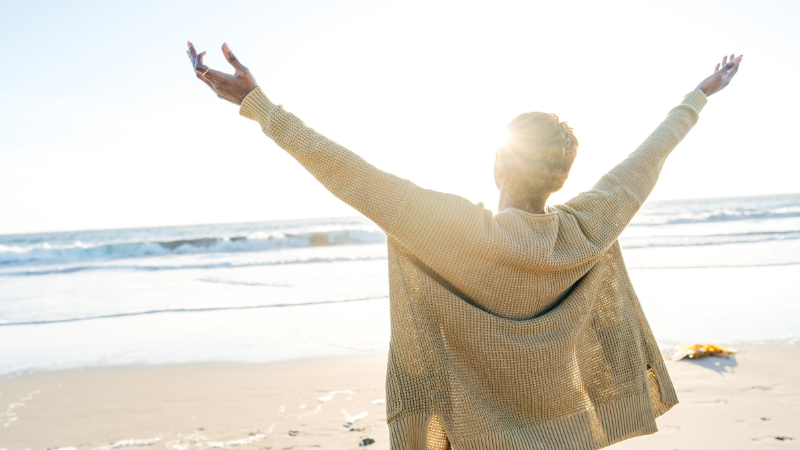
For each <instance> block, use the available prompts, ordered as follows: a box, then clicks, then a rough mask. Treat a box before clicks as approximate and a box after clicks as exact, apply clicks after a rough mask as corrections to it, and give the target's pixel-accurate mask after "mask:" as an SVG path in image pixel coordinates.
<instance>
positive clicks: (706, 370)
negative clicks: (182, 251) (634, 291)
mask: <svg viewBox="0 0 800 450" xmlns="http://www.w3.org/2000/svg"><path fill="white" fill-rule="evenodd" d="M739 350H740V353H739V354H737V355H736V356H735V357H732V358H730V359H727V360H726V359H721V358H710V359H706V360H702V361H699V362H686V361H680V362H668V365H669V369H670V373H671V374H672V377H673V380H674V382H675V384H676V387H677V389H678V395H679V397H680V399H681V404H680V405H678V406H676V407H675V408H673V410H672V411H670V412H668V413H667V414H666V415H665V416H663V417H661V418H659V419H658V425H659V429H660V430H661V431H660V432H659V433H657V434H655V435H651V436H645V437H640V438H635V439H632V440H628V441H626V442H622V443H620V444H617V445H616V446H613V447H612V448H617V449H625V448H630V449H633V448H636V449H642V448H645V449H664V450H675V449H704V450H711V449H743V448H754V449H757V448H782V449H790V448H800V345H792V344H791V343H787V342H782V343H772V344H747V345H742V346H739ZM385 366H386V358H385V357H377V356H364V357H350V358H335V359H320V360H309V361H296V362H287V363H278V364H263V365H244V364H202V365H199V364H193V365H175V366H126V367H94V368H86V369H83V370H69V371H61V372H44V373H34V374H28V375H21V376H15V377H9V378H3V379H0V414H1V415H0V425H3V426H0V449H8V450H23V449H28V448H29V449H32V450H39V449H46V448H50V449H54V448H64V447H75V448H77V449H81V450H83V449H87V450H90V449H96V448H104V449H110V448H124V447H128V446H136V447H137V448H139V449H141V450H156V449H172V450H204V449H212V448H236V449H242V450H248V449H286V448H293V449H305V448H331V449H348V448H359V445H362V446H363V445H364V444H368V446H367V448H370V449H387V448H388V429H387V427H386V423H385V421H386V416H385V412H384V407H385V405H383V404H382V403H380V402H375V400H381V399H383V398H384V387H383V385H384V375H385ZM331 391H350V392H351V393H350V392H339V393H336V394H331ZM331 395H332V398H325V397H326V396H331ZM320 398H322V400H325V401H320ZM343 411H346V413H345V412H343ZM363 412H366V417H364V418H363V419H361V420H357V421H356V420H355V418H357V416H359V415H360V414H361V415H363V414H362V413H363ZM353 416H356V417H355V418H354V417H353ZM348 417H349V420H350V421H351V423H349V424H348V423H346V422H347V420H348ZM361 448H364V447H361ZM130 450H133V449H130Z"/></svg>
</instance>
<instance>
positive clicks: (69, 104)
mask: <svg viewBox="0 0 800 450" xmlns="http://www.w3.org/2000/svg"><path fill="white" fill-rule="evenodd" d="M798 23H800V2H797V1H792V0H788V1H758V2H753V1H731V0H726V1H715V2H711V1H709V2H695V1H671V2H666V1H662V2H641V1H632V2H597V1H588V2H532V1H520V2H503V1H497V0H495V1H492V2H484V3H483V4H482V5H477V4H472V3H471V2H466V1H458V2H437V1H431V0H425V1H403V2H393V3H388V2H376V1H336V2H334V1H291V2H288V1H240V2H236V1H225V2H219V1H214V2H211V1H175V2H164V1H151V2H147V1H135V2H134V1H130V2H126V3H123V2H107V1H97V2H77V1H70V2H60V1H53V2H36V1H24V2H23V1H17V2H3V3H2V5H1V6H0V41H2V42H3V43H4V57H3V59H2V61H3V63H2V65H0V68H1V69H2V70H0V233H16V232H37V231H52V230H67V229H97V228H116V227H137V226H151V225H178V224H191V223H217V222H238V221H255V220H271V219H284V218H302V217H325V216H345V215H352V214H354V211H353V210H352V209H350V208H349V207H348V206H346V205H344V204H343V203H341V202H340V201H339V200H337V199H336V198H334V197H333V196H332V195H330V194H328V193H327V192H326V191H325V190H324V189H323V188H322V187H321V186H319V185H318V184H317V183H316V181H315V180H314V179H313V178H312V177H311V176H310V175H308V174H307V173H306V172H305V171H304V170H303V169H302V167H301V166H300V165H299V164H297V163H296V162H295V161H294V160H293V159H291V158H290V157H289V156H288V155H286V154H285V153H284V152H283V151H282V150H280V149H279V148H278V147H277V146H276V145H274V144H273V143H272V142H271V141H269V139H268V138H266V137H265V136H264V135H263V134H261V132H260V130H259V127H258V126H257V124H255V123H254V122H250V121H248V120H246V119H244V118H242V117H240V116H239V115H238V108H237V107H236V106H234V105H231V104H229V103H227V102H223V101H221V100H219V99H217V97H216V96H215V95H214V94H213V93H212V92H211V91H210V90H209V89H208V88H207V87H206V86H205V85H203V84H202V83H201V82H200V81H199V80H197V79H196V78H195V77H194V75H193V73H192V68H191V66H190V64H189V61H188V58H187V57H186V55H185V53H184V49H185V48H186V40H187V39H191V40H192V42H194V43H195V45H196V46H197V48H198V50H200V51H202V50H208V52H209V56H208V57H207V58H206V63H207V64H209V65H210V66H211V67H214V68H217V69H222V70H230V68H229V67H228V66H227V63H226V62H225V60H224V58H223V57H222V54H221V52H220V50H219V48H220V45H221V44H222V43H223V42H224V41H227V42H228V44H229V45H230V46H231V48H232V50H233V51H234V52H235V53H236V54H237V56H238V57H239V58H240V59H241V60H242V61H243V63H244V64H246V65H247V66H248V67H249V68H250V69H251V71H252V72H253V73H254V74H255V76H256V79H257V80H258V82H259V84H260V85H261V86H262V87H263V88H264V90H265V91H266V92H267V95H269V96H270V97H271V99H272V100H273V101H275V102H276V103H280V104H283V105H284V106H285V107H286V108H287V109H288V110H289V111H292V112H294V113H295V114H297V115H298V116H299V117H301V118H302V119H303V120H305V121H306V123H308V124H309V125H311V126H312V127H314V128H316V129H317V130H319V131H321V132H323V133H325V134H326V135H328V136H329V137H330V138H332V139H334V140H336V141H338V142H339V143H341V144H343V145H345V146H347V147H348V148H350V149H352V150H354V151H355V152H357V153H359V154H360V155H362V156H363V157H364V158H365V159H367V160H368V161H370V162H372V163H373V164H375V165H377V166H378V167H380V168H382V169H384V170H388V171H391V172H394V173H396V174H398V175H400V176H403V177H405V178H408V179H410V180H412V181H414V182H415V183H417V184H418V185H420V186H423V187H427V188H432V189H437V190H442V191H448V192H453V193H457V194H460V195H462V196H464V197H466V198H469V199H470V200H472V201H475V202H484V204H486V205H487V207H489V208H490V209H493V210H494V209H496V198H497V192H496V189H495V187H494V181H493V179H492V176H491V173H492V162H493V158H494V150H495V148H496V147H497V145H499V143H500V141H501V138H502V136H503V130H504V126H505V124H506V123H508V122H509V121H510V120H511V119H513V118H514V117H515V116H516V115H517V114H519V113H522V112H528V111H546V112H553V113H556V114H558V115H559V117H560V118H561V119H562V120H566V121H568V122H569V123H570V125H571V126H573V127H574V129H575V133H576V135H577V136H578V139H579V140H580V143H581V147H580V149H579V153H578V159H577V161H576V163H575V165H574V166H573V170H572V175H571V177H570V179H569V181H568V182H567V185H566V186H565V188H564V189H563V190H562V192H560V193H558V194H556V195H555V196H554V198H553V202H559V201H564V200H566V199H567V198H569V197H570V196H572V195H575V194H577V193H578V192H580V191H582V190H586V189H588V188H590V187H591V185H592V184H593V183H594V181H595V180H596V179H597V178H598V177H600V176H601V175H602V174H603V173H604V172H605V171H607V170H608V169H610V168H611V167H613V166H614V165H615V164H616V163H617V162H619V161H620V160H622V158H624V157H625V155H627V154H628V153H630V152H631V151H632V150H633V149H634V148H635V147H636V146H637V145H638V144H639V143H640V142H641V141H642V140H643V139H644V138H645V137H646V136H647V135H648V134H649V133H650V131H652V129H653V128H654V127H655V126H656V125H657V124H658V123H659V122H660V121H661V120H662V119H663V117H664V116H665V115H666V114H667V112H668V111H669V110H670V109H671V108H672V107H673V106H674V105H676V104H677V103H679V102H680V99H681V97H682V96H683V95H684V94H685V93H687V92H689V91H691V90H692V89H694V87H695V86H696V85H697V84H698V83H699V82H700V81H701V80H702V79H703V78H705V77H706V76H708V75H709V74H710V73H711V72H712V70H713V68H714V65H715V64H716V63H717V62H719V61H720V60H721V58H722V56H723V55H725V54H730V53H732V52H735V53H736V54H737V55H738V54H744V55H745V58H744V61H743V63H742V69H741V70H740V71H739V74H738V75H737V76H736V79H735V80H734V82H733V83H732V84H731V85H730V86H729V87H728V88H727V89H726V90H725V91H722V92H720V93H718V94H716V95H714V96H713V97H711V99H710V102H709V104H708V105H707V106H706V108H705V110H704V111H703V114H702V117H701V119H700V123H699V124H698V126H697V127H696V128H695V129H694V130H693V131H692V133H691V134H690V135H689V137H688V138H687V139H686V140H685V141H684V142H683V143H682V144H681V145H680V146H679V147H678V149H677V150H676V152H675V153H673V155H672V156H671V157H670V159H669V161H668V162H667V164H666V166H665V169H664V172H663V173H662V177H661V180H660V181H659V185H658V186H657V188H656V190H655V191H654V192H653V194H652V196H651V198H659V199H664V198H692V197H715V196H730V195H757V194H769V193H783V192H798V191H800V182H798V179H799V178H798V167H800V152H798V144H797V142H796V139H797V137H796V133H794V130H795V129H796V126H797V124H798V123H800V120H799V119H800V113H798V103H800V87H799V84H798V83H797V82H796V78H797V76H798V74H800V62H799V61H800V58H798V57H797V49H798V48H800V27H798V26H797V24H798ZM551 203H552V202H551Z"/></svg>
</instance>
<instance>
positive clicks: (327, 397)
mask: <svg viewBox="0 0 800 450" xmlns="http://www.w3.org/2000/svg"><path fill="white" fill-rule="evenodd" d="M337 394H350V395H353V391H330V392H329V393H328V395H323V396H322V397H320V398H318V399H317V401H319V402H320V403H327V402H329V401H331V400H333V397H334V396H336V395H337Z"/></svg>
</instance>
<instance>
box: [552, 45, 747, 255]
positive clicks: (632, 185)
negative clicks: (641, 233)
mask: <svg viewBox="0 0 800 450" xmlns="http://www.w3.org/2000/svg"><path fill="white" fill-rule="evenodd" d="M733 56H734V55H731V57H730V61H728V57H727V56H726V57H725V58H724V59H723V60H722V64H721V66H722V68H720V64H717V67H716V68H715V70H714V73H713V74H712V75H711V76H710V77H708V78H706V79H705V80H703V81H702V82H701V83H700V84H699V85H698V86H697V88H696V89H695V90H694V91H692V92H690V93H689V94H686V96H685V97H684V98H683V101H682V102H681V103H680V104H679V105H678V106H676V107H674V108H673V109H672V110H671V111H670V112H669V114H667V117H666V119H664V121H663V122H661V124H660V125H659V126H658V127H657V128H656V129H655V131H653V133H651V134H650V136H648V138H647V139H645V141H644V142H642V144H641V145H639V147H638V148H637V149H636V150H635V151H634V152H633V153H631V154H630V155H629V156H628V157H627V158H625V160H623V161H622V162H621V163H619V164H618V165H617V166H616V167H614V168H613V169H611V171H610V172H608V173H607V174H606V175H604V176H603V177H602V178H601V179H600V180H599V181H598V182H597V183H596V184H595V186H594V187H593V188H592V189H591V190H590V191H587V192H584V193H582V194H580V195H578V196H577V197H575V198H573V199H571V200H569V201H567V202H566V203H565V204H564V205H560V206H559V208H563V209H565V210H567V211H568V212H570V213H572V215H574V216H575V217H576V219H577V220H578V221H579V222H581V223H582V224H586V226H582V227H581V228H582V229H583V230H584V232H585V233H586V234H587V237H589V239H590V240H591V241H593V242H595V243H597V244H598V245H610V244H611V243H612V242H613V241H614V240H615V239H616V238H617V237H618V236H619V234H620V233H622V230H623V229H625V227H626V226H627V225H628V223H629V222H630V221H631V219H633V216H634V214H636V212H637V211H638V210H639V208H640V207H641V206H642V204H643V203H644V201H645V200H646V199H647V196H648V195H650V192H651V191H652V190H653V188H654V187H655V185H656V181H658V176H659V174H660V173H661V168H662V166H663V165H664V162H665V161H666V159H667V157H668V156H669V154H670V153H671V152H672V150H673V149H675V147H676V146H677V145H678V144H679V143H680V142H681V141H682V140H683V138H684V137H686V135H687V134H688V133H689V131H690V130H691V129H692V127H693V126H694V125H695V124H696V123H697V120H698V118H699V115H700V111H701V110H702V109H703V106H705V104H706V102H707V97H708V96H711V95H712V94H714V93H716V92H718V91H720V90H722V89H724V88H725V86H727V85H728V84H729V83H730V81H731V79H732V78H733V76H734V75H735V74H736V72H737V71H738V70H739V64H740V63H741V61H742V57H741V56H740V57H738V58H734V57H733ZM598 223H602V224H603V226H602V227H597V226H590V224H598Z"/></svg>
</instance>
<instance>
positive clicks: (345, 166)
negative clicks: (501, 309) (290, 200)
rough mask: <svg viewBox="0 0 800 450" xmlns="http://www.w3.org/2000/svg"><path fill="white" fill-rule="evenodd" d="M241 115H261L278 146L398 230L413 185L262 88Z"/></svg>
mask: <svg viewBox="0 0 800 450" xmlns="http://www.w3.org/2000/svg"><path fill="white" fill-rule="evenodd" d="M239 114H241V115H242V116H244V117H247V118H249V119H252V120H255V121H256V122H258V123H259V125H261V129H262V130H263V131H264V134H266V135H267V136H268V137H269V138H271V139H272V140H273V141H275V143H276V144H278V146H280V147H281V148H282V149H284V150H286V152H288V153H289V154H290V155H291V156H292V157H294V158H295V159H296V160H297V161H298V162H299V163H300V164H301V165H302V166H303V167H304V168H305V169H306V170H308V172H309V173H311V175H313V176H314V178H316V179H317V180H318V181H319V182H320V183H322V185H323V186H325V188H326V189H328V191H330V192H331V193H332V194H333V195H335V196H336V197H338V198H339V199H341V200H342V201H344V202H345V203H347V204H348V205H350V206H352V207H353V208H355V209H356V210H358V211H359V212H360V213H362V214H364V215H365V216H366V217H367V218H369V219H370V220H372V221H373V222H375V223H376V224H377V225H378V226H379V227H381V229H383V230H384V232H386V233H387V234H391V233H392V227H393V226H394V224H395V222H396V221H397V218H398V216H399V211H400V208H401V207H402V204H403V202H404V201H405V200H406V198H407V197H408V195H409V191H410V189H411V187H412V186H414V185H413V183H411V182H410V181H408V180H405V179H402V178H400V177H397V176H394V175H392V174H390V173H387V172H384V171H382V170H380V169H378V168H377V167H375V166H373V165H371V164H369V163H368V162H366V161H364V160H363V159H362V158H361V157H359V156H358V155H356V154H355V153H353V152H352V151H350V150H348V149H346V148H344V147H342V146H341V145H339V144H337V143H335V142H333V141H332V140H330V139H328V138H326V137H325V136H323V135H322V134H320V133H318V132H316V131H314V130H313V129H312V128H310V127H308V126H306V124H305V123H303V121H301V120H300V119H298V118H297V116H295V115H294V114H292V113H289V112H287V111H286V110H284V109H283V107H282V106H277V105H275V104H273V103H272V102H271V101H270V100H269V99H268V98H267V96H266V95H265V94H264V91H262V90H261V88H260V87H257V88H255V89H254V90H253V91H252V92H250V93H249V94H248V95H247V97H246V98H245V99H244V101H243V102H242V106H241V108H240V109H239Z"/></svg>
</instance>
